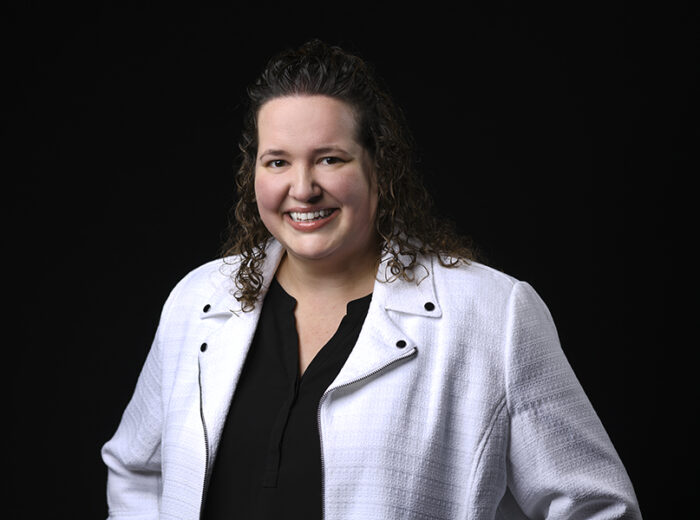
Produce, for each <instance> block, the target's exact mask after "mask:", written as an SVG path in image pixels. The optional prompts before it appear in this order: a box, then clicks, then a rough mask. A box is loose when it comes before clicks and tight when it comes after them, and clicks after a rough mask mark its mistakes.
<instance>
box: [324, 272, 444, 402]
mask: <svg viewBox="0 0 700 520" xmlns="http://www.w3.org/2000/svg"><path fill="white" fill-rule="evenodd" d="M421 262H422V265H423V266H425V267H423V268H418V269H417V271H418V272H417V274H416V277H415V280H413V281H407V280H402V279H396V280H393V281H389V280H388V279H387V277H386V276H384V277H382V276H381V273H382V267H383V265H384V262H382V264H381V265H380V276H379V277H378V278H379V279H378V280H377V281H376V282H375V284H374V292H373V294H372V303H371V304H370V308H369V310H368V311H367V317H366V318H365V322H364V325H363V327H362V331H361V332H360V336H359V337H358V339H357V343H356V344H355V347H354V348H353V350H352V352H351V353H350V356H349V357H348V360H347V361H346V363H345V365H344V366H343V368H342V369H341V371H340V373H339V374H338V377H337V378H336V379H335V381H333V383H332V384H331V386H330V387H329V388H328V390H327V391H326V393H328V392H330V391H332V390H334V389H336V388H339V387H342V386H347V385H349V384H352V383H354V382H356V381H359V380H361V379H364V378H366V377H368V376H370V375H373V374H377V373H379V372H381V371H382V370H383V369H384V368H386V367H388V366H390V365H391V364H393V363H395V362H397V361H399V360H402V359H405V358H409V357H412V356H414V355H416V354H417V353H418V349H419V347H420V346H419V345H418V344H417V343H416V341H415V340H416V338H412V337H411V336H410V335H409V334H407V333H406V330H405V328H406V327H405V326H404V322H405V320H411V319H415V318H419V319H420V318H439V317H441V316H442V310H441V308H440V305H439V302H438V300H437V294H436V292H435V283H434V277H433V264H432V261H431V259H430V258H422V259H421ZM421 271H423V272H422V273H421Z"/></svg>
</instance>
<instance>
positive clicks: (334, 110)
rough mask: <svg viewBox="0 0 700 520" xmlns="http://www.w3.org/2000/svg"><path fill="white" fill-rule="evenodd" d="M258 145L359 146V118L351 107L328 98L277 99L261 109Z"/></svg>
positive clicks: (258, 120)
mask: <svg viewBox="0 0 700 520" xmlns="http://www.w3.org/2000/svg"><path fill="white" fill-rule="evenodd" d="M257 126H258V141H259V144H261V145H262V144H263V142H268V141H274V142H275V143H277V144H279V145H282V144H288V145H302V144H304V143H308V144H319V143H320V142H324V143H325V144H328V142H330V141H354V142H355V143H357V118H356V114H355V110H354V109H353V108H352V106H351V105H349V104H348V103H346V102H344V101H341V100H339V99H335V98H332V97H328V96H288V97H279V98H274V99H272V100H270V101H267V102H266V103H264V104H263V105H262V107H260V110H259V111H258V118H257Z"/></svg>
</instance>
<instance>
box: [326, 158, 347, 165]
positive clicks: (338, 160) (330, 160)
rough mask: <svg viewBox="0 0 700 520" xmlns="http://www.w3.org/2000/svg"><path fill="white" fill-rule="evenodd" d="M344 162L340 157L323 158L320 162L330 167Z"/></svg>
mask: <svg viewBox="0 0 700 520" xmlns="http://www.w3.org/2000/svg"><path fill="white" fill-rule="evenodd" d="M344 162H345V161H344V160H343V159H341V158H340V157H323V158H322V159H321V161H320V163H321V164H326V165H331V164H342V163H344Z"/></svg>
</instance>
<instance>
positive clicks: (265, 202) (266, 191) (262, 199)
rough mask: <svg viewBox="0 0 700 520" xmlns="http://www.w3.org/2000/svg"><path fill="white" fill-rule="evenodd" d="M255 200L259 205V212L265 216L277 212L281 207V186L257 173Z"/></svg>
mask: <svg viewBox="0 0 700 520" xmlns="http://www.w3.org/2000/svg"><path fill="white" fill-rule="evenodd" d="M254 187H255V200H256V202H257V204H258V212H259V213H260V215H261V216H263V215H264V214H265V213H266V212H268V213H269V212H270V211H275V210H276V208H277V207H278V206H279V202H280V201H281V197H280V196H279V191H280V190H279V186H277V185H276V183H274V182H271V179H269V178H268V177H267V176H266V175H265V174H261V175H258V173H257V172H256V173H255V183H254Z"/></svg>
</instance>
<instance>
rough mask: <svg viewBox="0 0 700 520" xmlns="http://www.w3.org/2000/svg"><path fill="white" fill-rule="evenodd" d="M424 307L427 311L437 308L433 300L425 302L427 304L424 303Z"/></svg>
mask: <svg viewBox="0 0 700 520" xmlns="http://www.w3.org/2000/svg"><path fill="white" fill-rule="evenodd" d="M423 307H425V310H426V311H434V310H435V304H434V303H433V302H425V305H423Z"/></svg>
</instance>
